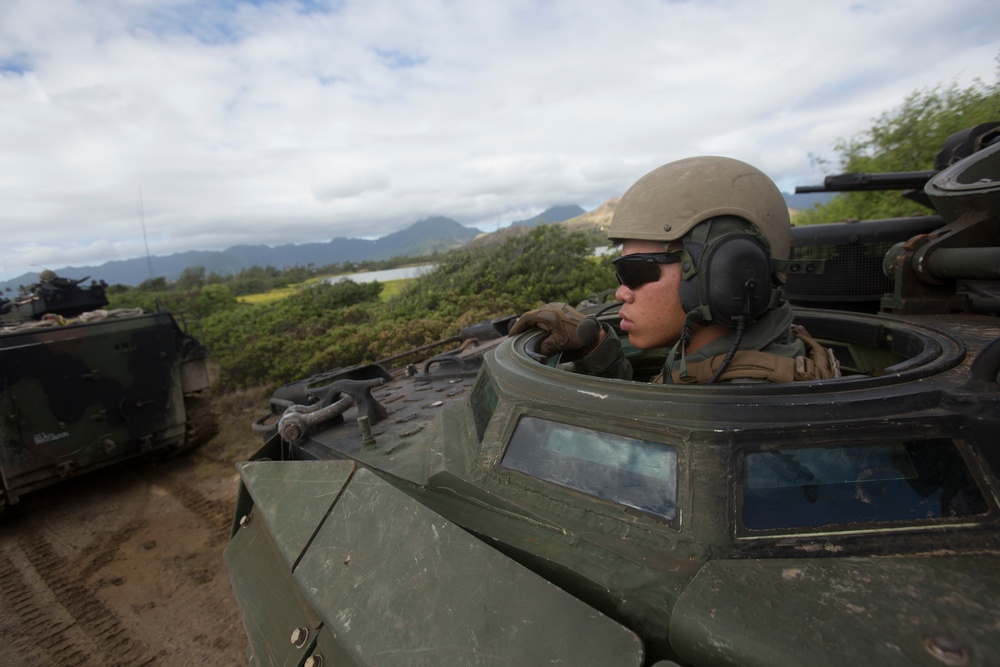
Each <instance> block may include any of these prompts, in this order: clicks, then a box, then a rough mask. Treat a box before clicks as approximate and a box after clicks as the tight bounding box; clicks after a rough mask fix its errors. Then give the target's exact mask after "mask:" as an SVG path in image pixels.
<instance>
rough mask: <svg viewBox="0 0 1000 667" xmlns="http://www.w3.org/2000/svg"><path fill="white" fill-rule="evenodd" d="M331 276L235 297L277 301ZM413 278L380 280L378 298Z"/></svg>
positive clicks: (391, 294) (251, 301)
mask: <svg viewBox="0 0 1000 667" xmlns="http://www.w3.org/2000/svg"><path fill="white" fill-rule="evenodd" d="M329 277H331V276H320V277H318V278H312V279H311V280H307V281H306V282H304V283H297V284H295V285H289V286H288V287H282V288H281V289H273V290H271V291H270V292H264V293H262V294H247V295H246V296H240V297H237V300H238V301H240V302H241V303H249V304H254V305H256V304H261V303H270V302H272V301H277V300H279V299H284V298H285V297H286V296H289V295H290V294H294V293H295V292H296V291H298V290H300V289H302V288H303V287H308V286H309V285H314V284H316V283H317V282H320V281H322V280H325V279H326V278H329ZM412 280H415V279H414V278H404V279H402V280H387V281H384V282H382V294H381V295H380V298H381V299H382V301H388V300H389V299H391V298H392V297H394V296H396V295H397V294H399V293H400V292H402V291H403V287H405V286H406V284H407V283H409V282H410V281H412Z"/></svg>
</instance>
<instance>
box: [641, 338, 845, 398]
mask: <svg viewBox="0 0 1000 667" xmlns="http://www.w3.org/2000/svg"><path fill="white" fill-rule="evenodd" d="M791 332H792V335H793V336H794V337H796V338H798V339H799V340H801V341H802V342H803V343H805V346H806V354H805V356H801V357H781V356H778V355H776V354H770V353H768V352H758V351H756V350H739V351H737V352H736V354H735V355H733V359H732V361H730V362H729V365H728V366H727V367H726V370H724V371H723V372H722V375H720V376H719V378H718V379H717V380H716V381H717V382H727V381H729V380H742V379H751V380H760V381H766V382H796V381H802V380H826V379H828V378H837V377H840V362H839V361H837V358H836V357H835V356H834V355H833V352H832V351H831V350H828V349H827V348H825V347H823V346H822V345H820V344H819V343H818V342H816V339H815V338H813V337H812V336H810V335H809V332H808V331H806V330H805V327H802V326H799V325H797V324H793V325H792V326H791ZM725 358H726V355H724V354H719V355H716V356H714V357H709V358H708V359H705V360H703V361H699V362H696V363H693V364H688V365H687V372H686V373H685V374H684V375H683V376H682V375H681V371H673V373H671V377H672V378H673V381H674V384H706V383H707V382H708V381H709V380H710V379H711V378H712V376H713V375H714V374H715V371H716V370H718V369H719V366H721V365H722V362H723V360H725ZM653 381H654V382H661V383H662V382H663V376H662V375H661V376H659V377H658V378H656V379H655V380H653Z"/></svg>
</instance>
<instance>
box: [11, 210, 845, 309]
mask: <svg viewBox="0 0 1000 667" xmlns="http://www.w3.org/2000/svg"><path fill="white" fill-rule="evenodd" d="M783 194H784V193H783ZM784 197H785V200H786V202H788V203H789V207H790V208H794V207H793V206H792V203H793V201H794V203H796V204H798V205H799V206H802V205H803V204H806V203H808V204H809V205H811V204H812V203H813V201H821V200H822V199H818V198H816V197H813V198H812V200H810V201H809V202H806V200H804V199H802V197H803V196H802V195H788V194H784ZM828 198H829V197H827V199H828ZM620 199H621V197H614V198H611V199H608V200H607V201H605V202H604V203H602V204H601V205H600V206H598V207H597V208H595V209H594V210H592V211H585V210H584V209H583V208H581V207H580V206H578V205H576V204H564V205H558V206H552V207H550V208H548V209H546V210H545V211H543V212H542V213H539V214H538V215H536V216H534V217H533V218H528V219H526V220H517V221H514V222H511V223H510V224H509V225H506V226H504V227H501V228H500V229H498V230H497V231H496V232H492V233H493V234H497V233H510V231H512V230H511V228H531V227H536V226H538V225H540V224H563V225H565V226H566V227H567V228H569V229H571V230H587V229H600V230H602V231H606V230H607V229H608V227H609V225H610V224H611V216H612V215H613V214H614V208H615V205H616V204H617V203H618V201H619V200H620ZM485 236H489V234H487V233H485V232H482V231H481V230H479V229H477V228H475V227H466V226H465V225H462V224H461V223H459V222H457V221H455V220H453V219H451V218H448V217H445V216H440V215H438V216H431V217H428V218H424V219H422V220H418V221H416V222H414V223H412V224H410V225H409V226H408V227H406V228H404V229H401V230H399V231H396V232H392V233H390V234H387V235H386V236H383V237H380V238H378V239H359V238H347V237H336V238H333V239H330V240H329V241H314V242H307V243H299V244H291V243H289V244H284V245H280V246H266V245H252V244H240V245H235V246H230V247H229V248H226V249H224V250H188V251H185V252H180V253H174V254H171V255H154V256H152V257H148V258H147V257H135V258H131V259H119V260H109V261H107V262H104V263H103V264H100V265H96V266H68V267H62V268H58V269H53V270H54V271H55V272H56V273H57V274H59V275H60V276H62V277H64V278H70V279H73V280H80V279H84V278H91V279H93V280H103V281H105V282H106V283H108V284H109V285H114V284H123V285H131V286H135V285H138V284H140V283H142V282H143V281H144V280H148V279H149V277H150V275H149V274H150V264H152V265H153V273H154V275H155V276H157V277H159V276H162V277H164V278H166V279H167V280H169V281H174V280H177V278H179V277H180V276H181V274H182V273H183V272H184V270H185V269H187V268H193V267H204V268H205V271H206V273H218V274H220V275H232V274H235V273H239V272H240V271H241V270H243V269H247V268H250V267H252V266H274V267H276V268H278V269H287V268H290V267H293V266H309V265H310V264H312V265H314V266H327V265H330V264H343V263H345V262H364V261H380V260H385V259H391V258H393V257H405V256H412V257H421V256H427V255H431V254H433V253H435V252H445V251H448V250H451V249H453V248H458V247H461V246H464V245H466V244H468V243H470V242H472V241H473V240H475V239H477V238H482V237H485ZM37 281H38V273H34V272H29V273H25V274H22V275H21V276H18V277H17V278H12V279H10V280H7V281H5V282H0V288H2V289H4V291H9V292H12V293H16V291H17V289H18V286H19V285H29V284H31V283H35V282H37Z"/></svg>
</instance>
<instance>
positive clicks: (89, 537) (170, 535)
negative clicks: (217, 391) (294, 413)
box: [0, 392, 267, 666]
mask: <svg viewBox="0 0 1000 667" xmlns="http://www.w3.org/2000/svg"><path fill="white" fill-rule="evenodd" d="M266 404H267V402H266V399H265V398H264V394H263V392H245V393H241V394H238V395H229V396H226V397H219V398H218V399H217V405H218V407H219V408H220V412H221V414H222V415H223V430H222V432H221V433H220V435H219V436H217V437H216V438H215V439H214V440H212V441H211V442H209V443H208V444H207V445H205V446H204V447H203V448H202V449H200V450H198V451H197V452H194V453H192V454H190V455H187V456H184V457H180V458H176V459H172V460H169V461H166V462H160V463H151V462H146V461H131V462H126V463H123V464H119V465H117V466H113V467H111V468H107V469H104V470H100V471H98V472H95V473H91V474H89V475H86V476H83V477H79V478H75V479H71V480H68V481H65V482H62V483H61V484H59V485H56V486H52V487H49V488H48V489H44V490H40V491H38V492H35V493H32V494H28V495H26V496H24V497H23V498H22V500H21V503H20V504H19V505H18V506H17V507H16V508H14V509H15V510H16V511H11V510H8V513H7V515H6V516H5V517H4V518H3V520H0V665H12V666H19V665H43V664H44V665H94V666H98V665H100V666H103V665H148V664H156V665H196V664H197V665H201V664H205V665H245V664H246V655H245V650H246V643H247V642H246V635H245V633H244V630H243V624H242V621H241V619H240V614H239V611H238V609H237V607H236V603H235V601H234V599H233V594H232V589H231V587H230V583H229V576H228V574H227V572H226V568H225V564H224V563H223V559H222V552H223V549H224V548H225V546H226V543H227V541H228V537H229V528H230V525H231V522H232V515H233V504H234V501H235V497H236V488H237V476H236V473H235V469H234V465H233V464H234V463H235V462H236V461H238V460H244V459H246V458H247V457H248V456H249V455H250V454H251V453H252V452H253V451H254V450H255V449H256V448H257V446H258V444H259V438H258V437H257V436H256V434H254V433H253V432H252V431H251V429H250V427H249V424H250V422H251V421H252V419H253V417H254V416H255V415H256V412H257V411H259V410H263V408H264V407H265V406H266Z"/></svg>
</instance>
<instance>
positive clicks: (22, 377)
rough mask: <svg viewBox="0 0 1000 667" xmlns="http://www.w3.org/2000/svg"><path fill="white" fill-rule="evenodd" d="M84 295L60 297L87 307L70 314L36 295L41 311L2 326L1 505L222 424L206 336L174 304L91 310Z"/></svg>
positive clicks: (195, 438) (194, 438) (203, 436)
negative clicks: (193, 330)
mask: <svg viewBox="0 0 1000 667" xmlns="http://www.w3.org/2000/svg"><path fill="white" fill-rule="evenodd" d="M81 291H85V290H81ZM99 292H100V294H99V298H100V303H98V304H96V305H103V303H106V301H104V300H103V291H102V290H99ZM84 300H85V299H84V298H83V297H82V296H81V295H79V294H74V295H73V298H67V299H62V300H57V301H59V303H61V304H66V303H68V302H72V303H73V307H74V308H76V309H77V310H75V311H74V315H76V314H78V315H80V317H78V318H76V319H69V320H67V319H66V318H65V317H64V316H62V315H60V314H58V311H57V310H56V311H53V309H46V308H45V307H44V303H43V304H42V306H39V305H38V304H39V299H37V298H33V299H26V300H25V303H27V304H29V305H30V306H32V307H34V308H35V309H36V310H41V314H40V315H39V316H38V317H39V319H38V320H28V321H23V320H17V321H15V320H8V321H6V322H5V323H4V324H6V325H7V326H5V327H2V328H0V368H2V372H3V376H2V384H0V410H2V413H0V483H2V489H0V490H2V498H0V511H2V507H3V506H4V505H13V504H15V503H17V502H18V500H19V499H20V497H21V496H22V495H23V494H25V493H28V492H31V491H35V490H37V489H41V488H43V487H46V486H49V485H51V484H54V483H57V482H59V481H60V480H63V479H66V478H67V477H71V476H75V475H78V474H82V473H85V472H87V471H91V470H95V469H98V468H101V467H104V466H107V465H111V464H113V463H116V462H118V461H123V460H125V459H128V458H132V457H135V456H138V455H140V454H146V453H150V454H153V453H155V454H158V455H169V454H174V453H179V452H184V451H189V450H191V449H194V448H196V447H198V446H200V445H201V444H204V443H205V442H207V441H208V440H209V439H211V438H212V436H214V435H215V433H216V432H217V430H218V426H217V423H216V419H215V414H214V412H213V410H212V406H211V403H210V401H209V400H208V399H207V398H205V397H204V396H203V393H204V390H205V389H207V388H208V386H209V384H210V381H209V374H208V368H207V366H206V357H207V351H206V349H205V348H204V346H203V345H201V344H200V343H199V342H198V341H197V340H195V339H194V338H193V337H191V336H189V335H187V334H186V333H184V332H183V331H181V330H180V328H179V327H178V326H177V324H176V322H175V321H174V319H173V317H172V316H171V315H170V314H169V313H166V312H157V313H143V312H141V311H137V310H136V311H104V310H100V309H98V310H85V307H78V303H77V302H82V301H84ZM42 301H44V299H43V300H42ZM22 305H23V304H22ZM90 305H91V306H93V305H95V304H93V303H91V304H90ZM81 308H84V309H83V312H81Z"/></svg>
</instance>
